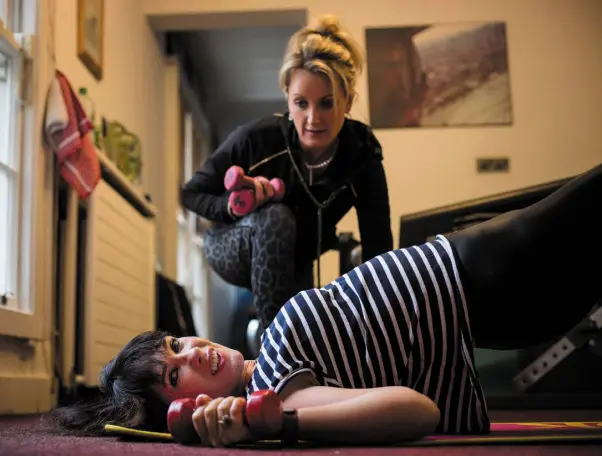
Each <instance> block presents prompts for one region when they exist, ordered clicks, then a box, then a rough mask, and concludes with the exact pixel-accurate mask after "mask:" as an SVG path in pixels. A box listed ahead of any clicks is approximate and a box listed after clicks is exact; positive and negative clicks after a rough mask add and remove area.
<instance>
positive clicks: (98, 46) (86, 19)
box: [77, 0, 104, 81]
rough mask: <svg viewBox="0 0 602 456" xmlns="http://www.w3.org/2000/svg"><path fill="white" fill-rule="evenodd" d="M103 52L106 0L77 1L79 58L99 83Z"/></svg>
mask: <svg viewBox="0 0 602 456" xmlns="http://www.w3.org/2000/svg"><path fill="white" fill-rule="evenodd" d="M103 52H104V0H77V56H78V57H79V58H80V60H81V61H82V62H83V64H84V65H85V66H86V68H88V70H89V71H90V73H92V74H93V75H94V77H95V78H96V79H97V80H99V81H100V80H101V79H102V70H103Z"/></svg>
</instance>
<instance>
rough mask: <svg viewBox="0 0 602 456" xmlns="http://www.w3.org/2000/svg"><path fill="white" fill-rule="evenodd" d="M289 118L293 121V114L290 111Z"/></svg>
mask: <svg viewBox="0 0 602 456" xmlns="http://www.w3.org/2000/svg"><path fill="white" fill-rule="evenodd" d="M288 120H289V122H292V121H293V115H292V114H291V113H290V112H289V113H288Z"/></svg>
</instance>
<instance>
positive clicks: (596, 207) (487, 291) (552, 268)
mask: <svg viewBox="0 0 602 456" xmlns="http://www.w3.org/2000/svg"><path fill="white" fill-rule="evenodd" d="M601 232H602V165H599V166H597V167H595V168H593V169H591V170H590V171H588V172H586V173H584V174H582V175H580V176H579V177H577V178H575V179H574V180H572V181H571V182H569V183H568V184H566V185H565V186H563V187H562V188H560V189H559V190H557V191H556V192H554V193H553V194H551V195H549V196H548V197H546V198H544V199H542V200H541V201H539V202H537V203H536V204H534V205H532V206H530V207H528V208H525V209H521V210H518V211H512V212H509V213H506V214H503V215H501V216H499V217H496V218H494V219H492V220H489V221H487V222H484V223H481V224H479V225H475V226H472V227H469V228H467V229H465V230H462V231H459V232H457V233H454V234H452V235H450V236H448V237H449V240H450V242H451V244H452V245H453V247H454V249H455V250H456V252H457V254H458V257H459V259H460V263H461V265H460V266H461V270H462V278H463V283H464V286H465V291H466V297H467V304H468V308H469V314H470V319H471V328H472V334H473V337H474V339H475V343H476V345H477V346H478V347H481V348H493V349H515V348H521V347H525V346H530V345H536V344H539V343H544V342H548V341H551V340H553V339H555V338H558V337H560V336H562V335H563V334H564V333H566V332H567V331H569V330H570V329H571V328H572V327H573V326H574V325H576V324H577V323H578V322H579V321H581V320H582V319H583V318H584V317H585V316H586V314H587V312H588V311H590V310H591V309H592V307H593V306H594V305H595V304H596V302H597V301H598V300H599V299H600V298H602V276H601V275H602V267H601V265H600V261H601V259H602V242H600V240H599V239H598V234H599V233H601Z"/></svg>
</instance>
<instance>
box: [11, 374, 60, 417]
mask: <svg viewBox="0 0 602 456" xmlns="http://www.w3.org/2000/svg"><path fill="white" fill-rule="evenodd" d="M55 400H56V394H55V388H54V387H53V378H52V377H49V376H42V375H39V376H36V375H28V376H25V375H23V376H12V375H10V376H9V375H0V415H25V414H35V413H45V412H48V411H49V410H51V409H52V408H53V407H54V404H55Z"/></svg>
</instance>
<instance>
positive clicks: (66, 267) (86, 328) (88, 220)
mask: <svg viewBox="0 0 602 456" xmlns="http://www.w3.org/2000/svg"><path fill="white" fill-rule="evenodd" d="M102 163H103V179H102V180H101V181H100V183H99V185H98V186H97V188H96V189H95V190H94V193H93V194H92V195H91V196H90V197H89V198H88V200H87V201H86V202H82V201H81V200H80V199H79V198H77V195H75V193H74V192H73V191H72V190H71V189H69V188H64V189H63V192H62V194H63V199H64V203H63V205H62V206H63V207H64V208H65V209H64V211H63V212H64V217H62V218H61V229H60V233H61V241H62V242H60V251H61V256H60V260H59V263H60V264H59V275H58V277H59V284H60V289H61V292H60V297H59V306H58V307H59V309H60V311H59V316H58V317H59V318H58V321H59V323H60V332H59V334H60V346H61V351H60V360H59V363H60V371H61V380H62V384H63V386H64V387H71V386H74V385H75V384H80V385H84V386H86V387H93V386H96V385H97V384H98V377H99V374H100V372H101V370H102V368H103V366H105V365H106V364H107V363H108V362H109V361H110V360H111V359H112V358H113V357H114V356H115V355H116V354H117V353H118V352H119V350H120V349H121V348H123V346H124V345H125V344H126V343H127V342H128V341H129V340H130V339H131V338H132V337H134V336H135V335H137V334H139V333H141V332H143V331H147V330H153V329H155V325H156V322H155V320H156V299H155V295H156V291H155V264H156V254H155V251H156V248H155V237H156V235H155V213H156V211H154V210H153V206H151V205H149V204H148V202H146V201H145V200H144V198H143V197H142V196H141V195H139V194H138V193H137V192H136V191H135V190H134V189H133V187H131V186H130V185H129V184H128V182H127V180H125V178H124V177H123V176H122V175H120V174H119V171H117V170H116V169H115V168H114V166H111V165H112V164H111V163H108V162H107V161H106V159H105V160H103V161H102Z"/></svg>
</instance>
